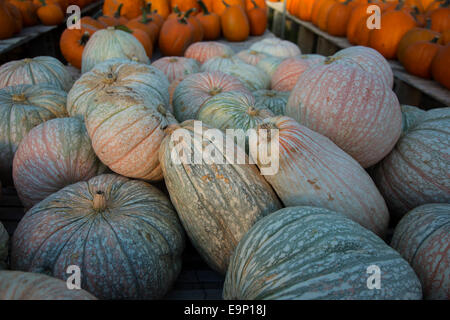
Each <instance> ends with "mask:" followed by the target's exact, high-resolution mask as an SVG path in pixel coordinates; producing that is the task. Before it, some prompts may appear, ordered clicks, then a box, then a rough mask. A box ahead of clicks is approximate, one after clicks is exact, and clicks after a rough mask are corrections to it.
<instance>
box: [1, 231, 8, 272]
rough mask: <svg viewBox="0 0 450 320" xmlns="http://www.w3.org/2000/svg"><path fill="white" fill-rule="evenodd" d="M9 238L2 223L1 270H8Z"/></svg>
mask: <svg viewBox="0 0 450 320" xmlns="http://www.w3.org/2000/svg"><path fill="white" fill-rule="evenodd" d="M8 241H9V236H8V232H6V229H5V227H4V226H3V224H2V223H1V222H0V270H1V269H6V259H7V258H8Z"/></svg>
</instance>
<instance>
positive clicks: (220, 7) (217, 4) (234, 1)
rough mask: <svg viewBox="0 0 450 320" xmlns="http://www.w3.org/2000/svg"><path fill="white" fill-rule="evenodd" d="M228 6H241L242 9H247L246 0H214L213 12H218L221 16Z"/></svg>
mask: <svg viewBox="0 0 450 320" xmlns="http://www.w3.org/2000/svg"><path fill="white" fill-rule="evenodd" d="M227 5H228V6H241V7H242V9H244V10H245V1H244V0H227V1H226V4H225V3H224V2H223V1H222V0H214V1H213V12H215V13H217V14H218V15H219V16H221V15H222V14H223V13H224V12H225V9H226V8H227Z"/></svg>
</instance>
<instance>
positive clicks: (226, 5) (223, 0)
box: [222, 0, 230, 8]
mask: <svg viewBox="0 0 450 320" xmlns="http://www.w3.org/2000/svg"><path fill="white" fill-rule="evenodd" d="M222 2H223V4H224V5H225V7H227V8H229V7H230V5H229V4H228V3H226V2H225V0H222Z"/></svg>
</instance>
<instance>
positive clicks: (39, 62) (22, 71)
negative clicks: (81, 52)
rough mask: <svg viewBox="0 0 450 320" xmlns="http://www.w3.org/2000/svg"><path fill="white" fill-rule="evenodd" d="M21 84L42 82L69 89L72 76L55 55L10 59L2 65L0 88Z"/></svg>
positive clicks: (0, 68)
mask: <svg viewBox="0 0 450 320" xmlns="http://www.w3.org/2000/svg"><path fill="white" fill-rule="evenodd" d="M19 84H42V85H49V86H52V87H54V88H56V89H60V90H64V91H68V90H69V89H70V87H71V86H72V77H71V76H70V73H69V71H67V69H66V67H65V66H64V65H63V64H62V63H61V62H60V61H59V60H58V59H55V58H53V57H47V56H41V57H36V58H33V59H30V58H27V59H22V60H15V61H10V62H7V63H5V64H3V65H2V66H0V88H4V87H9V86H15V85H19Z"/></svg>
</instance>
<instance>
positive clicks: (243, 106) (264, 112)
mask: <svg viewBox="0 0 450 320" xmlns="http://www.w3.org/2000/svg"><path fill="white" fill-rule="evenodd" d="M272 116H273V113H272V112H271V111H270V110H269V109H257V108H256V104H255V98H254V97H253V95H252V94H250V93H245V92H236V91H229V92H224V93H220V94H218V95H216V96H214V97H212V98H210V99H208V100H207V101H205V103H204V104H203V105H202V107H201V108H200V110H199V111H198V114H197V119H198V120H201V121H203V122H204V123H206V124H207V125H209V126H211V127H213V128H217V129H220V130H222V131H226V130H227V129H242V130H244V131H247V130H248V129H256V126H257V125H258V124H260V123H262V122H263V120H264V119H266V118H269V117H272Z"/></svg>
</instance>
